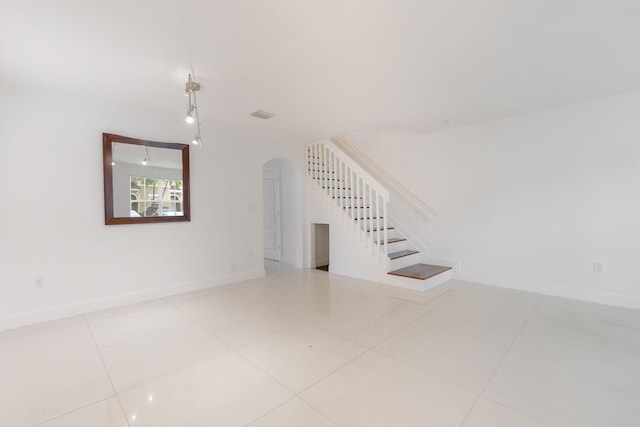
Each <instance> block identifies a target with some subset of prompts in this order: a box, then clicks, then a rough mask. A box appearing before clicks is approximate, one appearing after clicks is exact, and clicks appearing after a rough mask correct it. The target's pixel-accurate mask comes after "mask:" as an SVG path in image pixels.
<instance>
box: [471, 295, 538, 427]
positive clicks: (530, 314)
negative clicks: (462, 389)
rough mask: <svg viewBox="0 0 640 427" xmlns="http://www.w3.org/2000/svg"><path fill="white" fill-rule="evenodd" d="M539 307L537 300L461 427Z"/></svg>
mask: <svg viewBox="0 0 640 427" xmlns="http://www.w3.org/2000/svg"><path fill="white" fill-rule="evenodd" d="M539 305H540V299H539V298H536V304H535V306H534V307H533V309H532V310H531V313H529V315H528V316H527V319H526V320H525V321H524V322H523V323H522V326H521V327H520V329H518V333H517V334H515V336H514V337H513V340H512V341H511V344H510V345H509V347H508V348H507V351H505V353H504V355H503V356H502V359H500V363H498V366H496V369H494V371H493V372H492V373H491V377H489V379H488V380H487V382H486V383H485V385H484V387H482V391H481V392H480V393H479V394H478V397H477V398H476V400H475V402H473V405H471V408H469V411H468V412H467V415H465V417H464V418H463V419H462V422H461V423H460V426H462V425H463V424H464V423H465V421H466V420H467V418H469V415H470V414H471V411H473V408H475V407H476V405H477V404H478V401H479V400H480V398H481V397H482V396H483V395H484V392H485V391H486V389H487V387H489V384H491V381H492V380H493V378H494V377H495V375H496V372H498V370H499V369H500V367H501V366H502V364H503V363H504V360H505V359H506V358H507V356H508V355H509V354H510V353H511V349H512V348H513V344H515V342H516V341H517V340H518V337H519V336H520V334H522V331H523V330H524V328H525V326H526V325H527V324H528V323H529V321H530V320H531V318H532V317H533V315H534V313H535V312H536V311H537V310H538V306H539ZM503 406H504V405H503ZM507 408H509V409H511V408H510V407H507ZM527 415H528V414H527Z"/></svg>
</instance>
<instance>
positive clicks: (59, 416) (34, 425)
mask: <svg viewBox="0 0 640 427" xmlns="http://www.w3.org/2000/svg"><path fill="white" fill-rule="evenodd" d="M113 397H116V396H115V395H114V396H108V397H105V398H104V399H100V400H96V401H95V402H91V403H88V404H86V405H83V406H80V407H78V408H75V409H72V410H71V411H68V412H65V413H64V414H60V415H56V416H55V417H52V418H47V419H46V420H44V421H41V422H39V423H37V424H33V426H32V427H38V426H41V425H43V424H46V423H49V422H51V421H54V420H57V419H58V418H62V417H65V416H67V415H69V414H73V413H74V412H77V411H81V410H83V409H85V408H88V407H89V406H92V405H95V404H96V403H100V402H105V401H107V400H109V399H111V398H113ZM121 410H122V409H121ZM122 416H123V417H124V418H125V420H126V418H127V417H125V415H124V413H123V414H122Z"/></svg>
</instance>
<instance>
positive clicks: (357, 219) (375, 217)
mask: <svg viewBox="0 0 640 427" xmlns="http://www.w3.org/2000/svg"><path fill="white" fill-rule="evenodd" d="M382 218H384V217H383V216H381V217H377V216H374V217H368V218H354V219H355V220H356V221H359V220H362V219H382Z"/></svg>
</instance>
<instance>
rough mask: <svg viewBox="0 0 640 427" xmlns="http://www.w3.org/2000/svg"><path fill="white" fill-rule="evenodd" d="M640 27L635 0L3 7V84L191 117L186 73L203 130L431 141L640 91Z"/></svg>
mask: <svg viewBox="0 0 640 427" xmlns="http://www.w3.org/2000/svg"><path fill="white" fill-rule="evenodd" d="M639 24H640V1H638V0H484V1H483V0H448V1H445V0H440V1H431V0H414V1H407V0H322V1H309V0H264V1H259V0H254V1H247V0H228V1H217V0H183V1H159V0H110V1H92V0H57V1H50V0H34V1H29V0H24V1H12V2H11V1H8V0H4V1H3V2H2V3H1V4H0V49H1V50H0V78H2V79H3V80H4V81H5V83H6V82H7V81H8V82H11V83H15V84H20V83H21V81H22V82H31V83H32V84H34V83H35V84H36V85H38V86H39V87H43V88H45V87H52V88H56V89H66V90H73V91H78V92H82V93H86V94H90V95H92V96H94V97H100V98H103V99H105V100H107V101H115V102H121V101H122V102H126V103H127V104H129V105H133V106H134V107H139V108H144V109H148V110H150V111H156V110H157V111H159V112H163V113H170V114H174V113H175V114H176V115H184V113H185V111H183V110H185V98H184V97H183V95H182V91H183V89H184V82H185V81H186V78H187V74H188V72H190V71H191V72H193V73H194V75H195V80H197V81H199V82H201V84H202V91H201V92H200V93H199V94H198V95H199V98H198V103H199V106H200V113H201V116H200V119H201V121H202V123H203V134H204V133H205V132H206V129H207V128H208V129H211V128H212V127H220V128H225V129H227V128H228V129H239V128H240V129H243V130H245V131H249V132H259V133H261V134H264V135H269V136H275V137H283V138H290V139H295V140H299V141H310V140H315V139H320V138H324V137H328V136H334V135H336V134H340V133H344V132H348V131H354V130H358V129H363V128H368V127H373V126H379V125H389V124H396V125H400V126H405V127H410V128H412V129H415V130H418V131H421V132H430V131H435V130H439V129H442V128H445V127H449V126H459V125H465V124H468V123H475V122H479V121H485V120H492V119H495V118H499V117H503V116H507V115H514V114H520V113H525V112H530V111H536V110H540V109H543V108H548V107H550V106H556V105H561V104H566V103H573V102H579V101H584V100H588V99H592V98H597V97H603V96H608V95H614V94H618V93H623V92H628V91H635V90H640V25H639ZM257 109H262V110H266V111H270V112H273V113H275V114H276V117H274V118H273V119H270V120H268V121H262V120H259V119H255V118H252V117H250V116H249V113H251V112H253V111H255V110H257ZM448 118H454V119H455V120H456V124H455V125H446V124H444V121H445V120H447V119H448Z"/></svg>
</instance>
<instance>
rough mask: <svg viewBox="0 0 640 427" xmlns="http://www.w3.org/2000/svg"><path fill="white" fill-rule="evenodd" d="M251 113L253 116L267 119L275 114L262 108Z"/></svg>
mask: <svg viewBox="0 0 640 427" xmlns="http://www.w3.org/2000/svg"><path fill="white" fill-rule="evenodd" d="M251 115H252V116H253V117H257V118H259V119H263V120H267V119H270V118H271V117H273V116H275V114H273V113H269V112H267V111H262V110H258V111H254V112H253V113H251Z"/></svg>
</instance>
